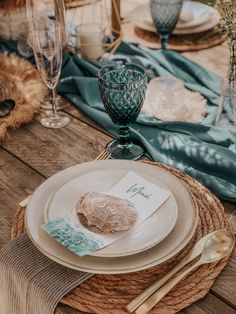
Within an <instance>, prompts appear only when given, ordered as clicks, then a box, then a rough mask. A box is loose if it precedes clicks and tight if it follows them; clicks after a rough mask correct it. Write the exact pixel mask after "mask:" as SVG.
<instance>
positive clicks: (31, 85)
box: [0, 53, 48, 140]
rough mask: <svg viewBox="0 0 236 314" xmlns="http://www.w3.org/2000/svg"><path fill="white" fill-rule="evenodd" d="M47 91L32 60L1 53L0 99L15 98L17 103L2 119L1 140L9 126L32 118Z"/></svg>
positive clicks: (0, 125) (0, 127)
mask: <svg viewBox="0 0 236 314" xmlns="http://www.w3.org/2000/svg"><path fill="white" fill-rule="evenodd" d="M47 93H48V92H47V88H46V86H45V85H44V83H43V82H42V80H41V78H40V76H39V74H38V71H37V70H36V69H35V67H34V66H33V65H32V64H31V63H30V62H28V61H26V60H24V59H22V58H19V57H17V56H16V55H14V54H11V55H7V54H3V53H2V54H0V101H3V100H5V99H13V100H14V101H15V103H16V105H15V108H14V109H13V110H12V111H11V113H10V115H9V116H7V117H5V118H2V119H0V140H2V139H4V138H5V137H6V134H7V130H8V129H9V128H16V127H19V126H20V125H21V124H23V123H26V122H29V121H30V120H31V119H32V117H33V115H34V113H35V112H37V111H38V110H39V107H40V103H41V102H42V101H43V100H44V98H45V96H46V95H47Z"/></svg>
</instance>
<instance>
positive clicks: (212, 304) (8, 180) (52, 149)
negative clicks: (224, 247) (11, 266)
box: [0, 46, 236, 314]
mask: <svg viewBox="0 0 236 314" xmlns="http://www.w3.org/2000/svg"><path fill="white" fill-rule="evenodd" d="M186 56H187V57H189V58H191V59H194V60H196V61H198V62H200V63H202V64H204V65H205V66H206V67H208V68H210V69H215V71H216V72H217V73H219V74H223V73H225V71H226V64H227V60H228V57H227V52H226V50H225V48H224V46H219V47H215V48H212V49H209V50H205V51H201V52H197V53H186ZM66 111H67V113H68V114H69V115H70V116H71V118H72V122H71V124H70V125H69V126H67V127H66V128H63V129H59V130H52V129H46V128H43V127H42V126H41V125H40V123H39V117H35V119H34V120H33V121H32V122H31V123H29V124H27V125H25V126H23V127H22V128H20V129H18V130H14V131H12V132H10V134H9V138H8V139H7V140H6V141H5V142H4V143H2V144H1V146H0V179H1V180H0V247H2V246H3V245H5V244H6V243H7V242H8V241H9V239H10V230H11V223H12V219H13V216H14V213H15V211H16V208H17V206H18V203H19V202H20V201H21V200H23V199H24V198H25V197H26V196H27V195H29V194H31V193H33V191H34V190H35V189H36V188H37V187H38V186H39V185H40V184H41V183H42V182H43V181H44V180H45V179H47V178H48V177H50V176H52V175H53V174H55V173H57V172H58V171H60V170H62V169H65V168H67V167H69V166H73V165H76V164H79V163H82V162H86V161H90V160H93V159H94V158H96V156H97V155H98V154H99V153H100V152H101V151H102V150H103V149H104V146H105V145H106V143H107V142H108V141H110V140H111V136H110V135H109V134H108V133H107V132H105V131H104V130H103V129H102V128H101V127H99V126H98V125H96V124H95V123H93V122H92V121H91V120H90V119H88V118H87V117H86V116H85V115H84V114H82V113H81V112H80V111H78V110H76V109H74V108H73V107H72V106H70V107H69V108H68V109H66ZM223 203H224V205H225V210H226V211H227V212H228V213H230V212H232V210H234V209H236V204H230V203H228V202H223ZM56 313H57V314H58V313H60V314H66V313H67V314H72V313H74V314H76V313H81V312H79V311H76V310H74V309H71V308H69V307H66V306H63V305H59V306H58V309H57V311H56ZM181 313H191V314H193V313H194V314H195V313H196V314H204V313H212V314H222V313H224V314H231V313H236V249H234V252H233V254H232V257H231V258H230V261H229V263H228V266H227V267H226V268H225V269H224V271H223V272H222V273H221V275H220V276H219V277H218V279H217V280H216V281H215V284H214V285H213V287H212V289H211V291H210V293H209V294H208V295H207V296H206V297H205V298H204V299H202V300H200V301H199V302H197V303H195V304H193V305H191V306H190V307H188V308H187V309H185V310H184V311H182V312H181ZM0 314H6V313H1V309H0ZM9 314H10V313H9ZM42 314H43V313H42Z"/></svg>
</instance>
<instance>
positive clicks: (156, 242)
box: [43, 169, 178, 258]
mask: <svg viewBox="0 0 236 314" xmlns="http://www.w3.org/2000/svg"><path fill="white" fill-rule="evenodd" d="M102 170H104V169H102ZM95 171H97V170H92V171H91V172H95ZM127 171H128V170H127ZM91 172H90V173H91ZM87 174H88V173H86V174H83V175H87ZM79 177H80V176H79V175H78V176H76V177H74V178H73V179H71V180H69V181H66V182H65V183H63V184H61V185H60V186H59V187H58V188H57V189H56V191H55V192H54V193H52V194H51V195H50V197H49V198H48V202H47V204H46V206H45V208H44V215H43V216H44V220H45V223H47V222H48V221H49V219H45V218H46V215H47V213H48V211H49V207H50V205H51V203H52V200H53V197H54V196H55V194H56V193H57V192H58V191H59V190H60V189H61V188H63V186H64V185H66V184H68V183H70V182H71V181H73V180H76V179H78V178H79ZM147 177H149V176H147ZM155 181H157V182H158V184H160V185H158V186H159V187H161V188H163V189H166V190H167V191H169V192H170V194H171V195H170V197H171V199H172V202H173V203H174V204H173V205H174V206H173V208H172V210H173V211H174V214H173V215H175V218H174V220H173V222H172V223H171V225H170V226H169V228H168V231H166V233H165V235H163V236H162V237H160V238H159V239H158V240H156V241H153V242H152V243H149V245H147V246H145V247H143V248H139V249H136V250H135V251H134V250H133V251H130V252H128V251H123V252H122V251H121V252H118V253H116V254H115V253H114V254H115V255H114V254H112V253H102V249H101V250H98V251H96V252H93V253H90V254H89V255H90V256H96V257H104V258H105V257H107V258H110V257H113V258H115V257H122V256H130V255H134V254H138V253H140V252H144V251H146V250H148V249H150V248H152V247H153V246H155V245H157V244H158V243H160V242H161V241H163V240H164V239H165V238H166V237H167V236H168V235H169V234H170V233H171V231H172V230H173V228H174V227H175V224H176V222H177V219H178V205H177V202H176V199H175V197H174V195H173V193H172V192H171V191H170V189H169V188H168V187H167V186H166V185H165V184H164V183H162V182H160V180H158V179H156V178H155ZM167 201H168V199H167V200H166V201H165V202H164V203H163V204H162V205H161V206H160V207H159V208H161V207H162V206H166V205H165V204H166V202H167ZM159 208H158V209H157V210H156V211H155V213H153V215H155V214H157V212H158V210H159ZM153 215H151V216H149V217H148V218H147V219H146V220H145V221H147V220H149V219H151V218H152V217H153ZM47 218H48V217H47ZM145 221H143V222H142V223H145ZM142 223H141V224H142ZM141 224H140V225H139V226H137V228H140V226H141ZM144 231H145V230H144ZM125 236H126V235H124V237H125ZM124 237H122V238H121V239H119V240H118V241H115V242H119V241H121V240H122V239H123V238H124ZM99 252H100V253H99Z"/></svg>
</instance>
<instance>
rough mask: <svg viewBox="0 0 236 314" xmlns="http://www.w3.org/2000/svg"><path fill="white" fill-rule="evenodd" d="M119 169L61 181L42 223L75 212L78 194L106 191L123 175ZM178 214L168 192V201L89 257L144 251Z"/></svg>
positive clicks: (163, 234)
mask: <svg viewBox="0 0 236 314" xmlns="http://www.w3.org/2000/svg"><path fill="white" fill-rule="evenodd" d="M126 174H127V170H123V169H116V168H114V169H101V170H97V169H96V170H95V171H93V170H92V171H90V172H88V173H86V174H84V175H82V176H78V177H76V178H74V179H73V180H70V181H69V182H67V183H65V184H63V185H62V186H61V187H60V188H59V189H57V190H56V191H55V193H54V194H53V195H52V197H51V199H50V201H49V203H48V205H47V206H46V207H45V209H44V221H45V223H47V222H49V221H51V220H54V219H57V218H61V217H63V216H66V215H68V214H70V213H71V214H72V213H73V212H75V211H76V204H77V202H78V199H79V198H80V196H81V195H82V194H83V193H85V192H89V191H95V192H106V191H108V190H109V189H110V188H111V187H112V186H114V185H115V184H116V183H117V182H119V181H120V180H121V179H122V178H123V177H124V176H125V175H126ZM142 176H143V177H144V178H145V179H147V180H148V181H150V182H152V183H154V184H155V185H157V186H158V187H161V188H163V189H166V190H168V188H167V187H166V186H164V185H163V183H161V182H160V181H159V180H158V179H157V178H153V177H149V176H147V175H143V174H142ZM177 215H178V210H177V204H176V201H175V199H174V197H173V195H172V194H171V196H170V197H169V198H168V200H167V201H166V202H165V203H164V204H163V205H162V206H161V207H160V208H158V210H157V211H156V212H155V213H154V214H153V215H152V216H151V217H149V218H148V219H147V220H146V221H144V222H143V223H142V224H141V225H140V226H138V227H136V228H134V229H131V230H130V232H129V233H128V234H127V235H126V236H125V237H123V238H122V239H120V240H119V241H116V242H114V243H113V244H111V245H109V246H107V247H105V248H103V249H101V250H99V251H96V252H94V253H92V254H91V255H93V256H101V257H116V256H127V255H131V254H136V253H138V252H141V251H144V250H146V249H148V248H151V247H152V246H154V245H156V244H157V243H159V242H160V241H162V240H163V239H164V238H165V237H167V235H168V234H169V233H170V232H171V230H172V229H173V227H174V225H175V223H176V219H177Z"/></svg>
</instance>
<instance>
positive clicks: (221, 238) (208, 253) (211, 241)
mask: <svg viewBox="0 0 236 314" xmlns="http://www.w3.org/2000/svg"><path fill="white" fill-rule="evenodd" d="M234 244H235V236H234V234H233V232H231V231H230V230H226V229H222V230H217V231H215V232H213V233H211V234H210V235H209V236H208V239H207V240H206V243H205V245H204V247H203V250H202V253H201V257H200V259H199V260H198V261H197V262H195V263H194V264H193V265H191V266H190V267H189V268H187V269H186V270H184V271H183V273H181V274H179V275H178V276H176V277H175V278H173V279H171V280H169V281H168V282H167V283H166V284H164V285H163V286H162V287H161V288H160V289H158V290H157V291H156V292H155V293H154V294H153V295H152V296H151V297H149V298H148V299H147V300H146V301H145V302H144V303H143V304H142V305H141V306H140V307H138V309H136V311H135V313H136V314H146V313H148V312H149V311H150V310H151V309H152V308H153V307H154V306H155V305H156V304H157V303H158V302H159V301H160V300H161V299H162V298H163V297H164V296H165V295H166V294H167V293H168V292H169V291H170V290H171V289H173V288H174V287H175V286H176V285H177V284H178V283H179V282H180V281H181V280H182V279H184V278H185V277H186V276H187V275H188V274H189V273H190V272H192V271H193V270H194V269H196V268H197V267H199V266H201V265H204V264H208V263H213V262H216V261H218V260H220V259H222V258H223V257H225V256H227V255H228V254H229V253H231V251H232V249H233V247H234ZM192 253H193V252H192Z"/></svg>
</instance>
